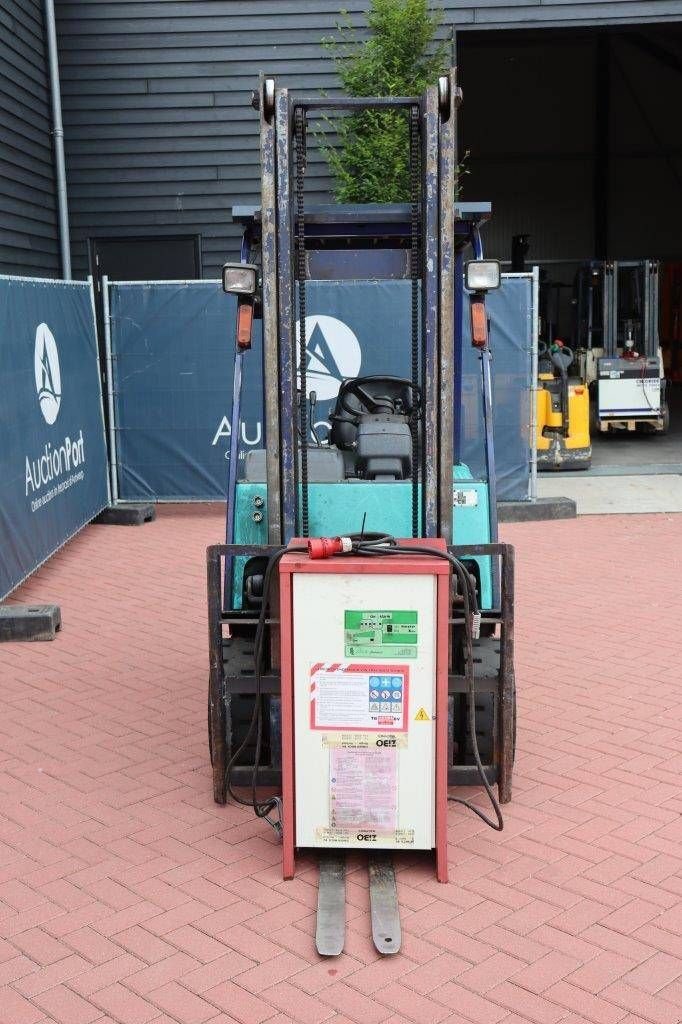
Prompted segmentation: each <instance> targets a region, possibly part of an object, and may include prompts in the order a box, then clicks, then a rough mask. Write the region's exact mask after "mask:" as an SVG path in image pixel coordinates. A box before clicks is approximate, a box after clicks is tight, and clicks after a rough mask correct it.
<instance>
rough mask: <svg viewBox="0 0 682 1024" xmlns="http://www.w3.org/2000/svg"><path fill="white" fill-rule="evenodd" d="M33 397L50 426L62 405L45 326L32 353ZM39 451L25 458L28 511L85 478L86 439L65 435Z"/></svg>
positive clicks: (55, 356)
mask: <svg viewBox="0 0 682 1024" xmlns="http://www.w3.org/2000/svg"><path fill="white" fill-rule="evenodd" d="M33 368H34V371H35V384H36V393H37V395H38V403H39V405H40V411H41V413H42V414H43V419H44V420H45V422H46V423H47V425H48V426H50V427H51V426H52V425H53V424H54V422H55V420H56V419H57V416H58V415H59V408H60V406H61V404H62V375H61V370H60V368H59V353H58V351H57V343H56V341H55V340H54V335H53V333H52V331H51V330H50V328H49V327H48V326H47V324H38V326H37V328H36V339H35V346H34V349H33ZM51 436H52V437H53V440H52V441H48V442H47V443H46V444H44V445H43V448H42V451H40V452H38V453H36V454H33V453H32V454H31V455H26V457H25V485H26V497H27V498H28V497H29V496H30V497H31V499H32V500H31V511H32V512H36V511H37V510H38V509H39V508H42V507H43V506H44V505H47V504H49V502H51V501H52V499H53V498H56V497H57V496H58V495H60V494H63V493H64V491H66V490H68V489H69V488H70V487H72V486H73V485H74V484H77V483H80V482H81V481H82V480H83V479H84V476H85V468H84V467H85V438H84V437H83V431H82V429H80V430H79V431H78V436H77V437H71V436H69V435H67V436H66V437H64V438H63V440H62V441H59V440H58V439H57V438H54V435H51Z"/></svg>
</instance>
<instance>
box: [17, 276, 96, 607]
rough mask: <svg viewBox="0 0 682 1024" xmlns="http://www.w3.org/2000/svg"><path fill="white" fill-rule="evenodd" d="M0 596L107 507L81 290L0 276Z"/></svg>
mask: <svg viewBox="0 0 682 1024" xmlns="http://www.w3.org/2000/svg"><path fill="white" fill-rule="evenodd" d="M0 394H1V395H2V398H1V399H0V436H1V437H2V444H1V445H0V596H2V597H4V596H5V595H6V594H8V593H9V592H10V591H11V590H13V589H14V587H16V586H17V584H18V583H20V582H21V580H23V579H24V578H25V577H26V576H28V575H29V573H31V572H32V571H33V570H34V569H35V568H37V566H39V565H40V564H41V563H42V562H44V561H45V559H46V558H48V557H49V556H50V555H51V554H53V552H55V551H56V550H57V548H59V547H61V545H62V544H64V542H65V541H67V540H68V539H69V538H70V537H71V536H73V534H74V533H76V532H77V531H78V530H79V529H80V528H81V527H82V526H84V525H85V524H86V523H87V522H89V521H90V520H91V519H92V518H93V517H94V516H95V515H97V513H98V512H101V510H102V509H103V508H105V507H106V505H107V504H108V500H109V499H108V486H107V472H108V468H107V451H106V444H105V440H104V423H103V419H102V401H101V391H100V378H99V368H98V361H97V340H96V334H95V324H94V316H93V308H92V297H91V291H90V286H89V285H88V284H82V283H67V282H61V281H39V280H33V279H30V278H26V279H22V278H6V277H0Z"/></svg>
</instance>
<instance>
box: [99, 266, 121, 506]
mask: <svg viewBox="0 0 682 1024" xmlns="http://www.w3.org/2000/svg"><path fill="white" fill-rule="evenodd" d="M102 316H103V318H104V352H105V355H106V360H107V408H108V410H109V460H110V461H109V464H110V467H111V504H112V505H116V504H118V460H117V457H116V414H115V409H114V371H113V365H114V360H113V357H112V354H111V317H110V315H109V278H108V277H107V275H106V274H103V275H102Z"/></svg>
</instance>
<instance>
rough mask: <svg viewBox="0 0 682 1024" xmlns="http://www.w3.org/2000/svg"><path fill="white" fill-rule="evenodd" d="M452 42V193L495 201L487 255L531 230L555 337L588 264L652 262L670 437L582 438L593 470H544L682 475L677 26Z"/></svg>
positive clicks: (571, 330) (680, 36) (564, 329)
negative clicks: (455, 124) (457, 152)
mask: <svg viewBox="0 0 682 1024" xmlns="http://www.w3.org/2000/svg"><path fill="white" fill-rule="evenodd" d="M457 50H458V63H459V68H460V81H461V84H462V88H463V92H464V103H463V105H462V108H461V111H460V138H461V151H462V152H464V153H466V159H465V166H466V170H467V173H466V174H465V176H464V178H463V190H462V191H463V196H464V198H466V199H472V198H483V197H484V198H486V199H491V200H492V203H493V211H494V216H493V219H492V221H491V223H490V225H489V226H488V227H487V228H486V252H487V255H489V256H495V257H497V258H499V259H501V260H503V261H504V262H505V269H511V258H512V252H511V250H512V239H513V238H514V236H518V235H526V236H528V237H527V242H528V248H527V253H526V257H525V261H526V266H527V267H531V266H533V265H535V264H538V265H539V266H540V268H541V280H542V281H544V285H543V286H542V288H541V301H540V307H541V310H542V311H543V312H544V313H545V314H546V316H549V318H551V320H552V322H553V324H554V327H552V325H551V324H550V325H549V329H550V330H553V331H555V332H556V333H555V334H554V335H553V336H556V337H560V338H562V339H563V340H564V341H565V343H566V344H568V345H569V346H572V347H573V346H574V345H575V344H576V322H575V321H576V313H575V310H576V284H575V282H576V275H577V271H578V269H579V267H580V266H581V265H583V264H585V263H586V262H587V261H588V260H614V259H615V260H643V259H653V260H658V261H660V281H661V288H660V310H659V330H660V342H661V347H662V352H663V361H664V367H665V374H666V378H667V381H668V383H667V392H668V403H669V407H670V429H669V431H668V433H667V434H665V435H661V434H649V433H640V432H639V431H638V432H637V433H636V434H632V433H627V434H626V433H614V432H610V433H608V434H603V433H595V432H593V433H592V452H593V454H592V466H591V468H590V469H588V470H582V471H578V472H577V473H576V472H575V471H572V470H571V471H569V472H565V471H560V472H559V473H554V474H552V473H544V474H542V476H543V477H547V476H553V475H556V476H561V477H562V478H565V479H566V480H569V481H570V479H571V478H572V477H574V476H583V475H588V476H601V475H625V474H641V473H649V474H656V473H663V474H671V473H675V474H677V473H680V472H682V383H681V382H682V326H681V319H682V317H681V312H682V299H681V292H682V288H681V284H682V263H681V262H680V260H682V148H681V147H680V141H679V132H678V124H679V111H680V109H682V74H681V72H682V28H681V26H680V25H679V24H670V25H666V26H655V25H637V26H618V27H603V28H585V29H580V30H576V29H570V30H568V29H556V30H554V29H542V30H537V31H516V30H515V31H505V32H499V31H495V32H461V33H459V35H458V37H457ZM545 327H547V325H545ZM540 335H541V337H542V336H543V325H542V323H541V331H540ZM569 372H570V371H569ZM541 486H542V487H547V486H549V485H548V484H546V483H544V482H543V481H541ZM568 486H570V484H568ZM561 487H562V490H563V491H565V490H566V484H565V482H564V479H562V485H561ZM554 492H555V493H556V487H555V488H554Z"/></svg>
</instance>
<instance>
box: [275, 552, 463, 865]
mask: <svg viewBox="0 0 682 1024" xmlns="http://www.w3.org/2000/svg"><path fill="white" fill-rule="evenodd" d="M398 543H399V544H400V541H399V542H398ZM404 543H405V544H409V545H410V546H420V547H429V548H439V549H442V550H443V551H444V552H445V551H446V545H445V542H444V541H442V540H421V541H420V540H415V539H412V538H410V539H409V540H406V541H405V542H404ZM304 544H305V542H303V541H300V540H293V541H292V542H291V546H292V547H295V546H296V547H300V546H302V545H304ZM325 554H327V552H323V553H322V557H317V558H311V557H310V556H309V554H308V553H307V551H292V552H291V553H290V554H289V553H288V554H285V555H284V556H283V557H282V559H281V561H280V565H279V584H280V622H281V627H280V659H281V680H282V691H281V699H282V803H283V855H282V859H283V864H282V867H283V875H284V878H293V876H294V872H295V867H296V851H297V849H305V848H316V849H318V850H319V849H328V850H330V849H343V850H358V849H363V850H369V851H371V850H399V849H403V850H434V851H435V864H436V877H437V878H438V880H439V881H441V882H446V881H447V878H448V865H447V742H448V740H447V709H448V665H449V610H450V572H451V570H450V565H449V563H448V562H447V561H446V560H445V559H441V558H437V557H434V556H433V555H426V554H424V555H421V554H409V555H408V554H402V555H390V556H389V555H384V556H382V555H371V556H370V555H358V554H344V555H342V556H341V557H325Z"/></svg>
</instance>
